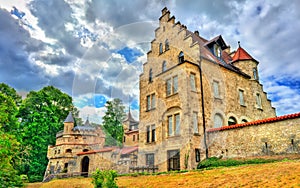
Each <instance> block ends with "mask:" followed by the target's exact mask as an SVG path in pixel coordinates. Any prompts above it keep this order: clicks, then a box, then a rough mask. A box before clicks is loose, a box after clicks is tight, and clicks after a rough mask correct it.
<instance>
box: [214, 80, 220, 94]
mask: <svg viewBox="0 0 300 188" xmlns="http://www.w3.org/2000/svg"><path fill="white" fill-rule="evenodd" d="M213 89H214V96H215V97H216V98H220V92H219V82H217V81H213Z"/></svg>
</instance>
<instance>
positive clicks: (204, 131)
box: [198, 56, 208, 159]
mask: <svg viewBox="0 0 300 188" xmlns="http://www.w3.org/2000/svg"><path fill="white" fill-rule="evenodd" d="M201 63H202V57H201V56H200V61H199V64H198V68H199V72H200V88H201V107H202V125H203V135H204V138H203V139H204V147H205V157H206V159H208V147H207V142H206V125H205V112H204V92H203V81H202V69H201Z"/></svg>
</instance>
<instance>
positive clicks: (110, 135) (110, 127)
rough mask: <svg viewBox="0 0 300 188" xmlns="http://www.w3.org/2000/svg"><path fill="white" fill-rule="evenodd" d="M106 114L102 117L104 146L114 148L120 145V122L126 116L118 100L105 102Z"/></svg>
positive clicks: (121, 138) (122, 131)
mask: <svg viewBox="0 0 300 188" xmlns="http://www.w3.org/2000/svg"><path fill="white" fill-rule="evenodd" d="M105 107H106V112H105V115H104V117H103V127H104V132H105V134H106V139H105V145H108V146H116V145H119V146H120V145H122V140H123V134H124V130H123V125H122V122H123V120H124V117H125V116H126V114H125V112H124V109H125V107H124V106H123V104H122V101H121V100H120V99H114V100H112V101H107V102H106V105H105Z"/></svg>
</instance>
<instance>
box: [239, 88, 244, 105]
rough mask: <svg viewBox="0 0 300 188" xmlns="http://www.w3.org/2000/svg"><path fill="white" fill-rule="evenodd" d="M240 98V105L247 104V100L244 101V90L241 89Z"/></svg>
mask: <svg viewBox="0 0 300 188" xmlns="http://www.w3.org/2000/svg"><path fill="white" fill-rule="evenodd" d="M239 98H240V105H242V106H245V101H244V91H243V90H241V89H240V90H239Z"/></svg>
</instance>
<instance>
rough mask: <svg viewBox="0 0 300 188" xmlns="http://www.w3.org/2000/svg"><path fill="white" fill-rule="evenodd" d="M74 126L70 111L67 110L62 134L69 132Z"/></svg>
mask: <svg viewBox="0 0 300 188" xmlns="http://www.w3.org/2000/svg"><path fill="white" fill-rule="evenodd" d="M73 128H74V118H73V116H72V113H71V112H69V114H68V116H67V118H66V119H65V121H64V134H70V133H71V132H72V129H73Z"/></svg>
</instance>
